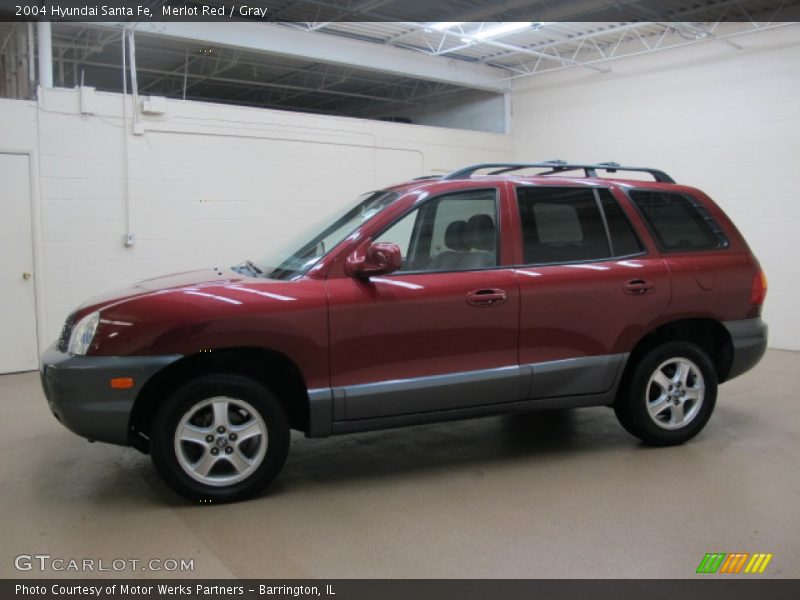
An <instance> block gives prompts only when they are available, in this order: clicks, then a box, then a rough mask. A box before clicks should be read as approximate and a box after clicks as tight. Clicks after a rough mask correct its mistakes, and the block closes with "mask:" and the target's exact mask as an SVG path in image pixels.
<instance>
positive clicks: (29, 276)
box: [22, 271, 33, 279]
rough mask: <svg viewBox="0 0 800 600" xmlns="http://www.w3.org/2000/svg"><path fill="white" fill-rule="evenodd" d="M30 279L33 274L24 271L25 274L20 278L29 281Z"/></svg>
mask: <svg viewBox="0 0 800 600" xmlns="http://www.w3.org/2000/svg"><path fill="white" fill-rule="evenodd" d="M31 277H33V273H29V272H28V271H25V272H24V273H23V274H22V278H23V279H30V278H31Z"/></svg>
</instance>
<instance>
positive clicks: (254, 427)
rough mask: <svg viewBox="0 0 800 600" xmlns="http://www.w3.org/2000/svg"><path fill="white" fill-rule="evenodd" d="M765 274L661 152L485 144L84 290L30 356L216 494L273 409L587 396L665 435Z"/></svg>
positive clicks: (251, 464) (245, 471) (198, 489)
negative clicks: (205, 255)
mask: <svg viewBox="0 0 800 600" xmlns="http://www.w3.org/2000/svg"><path fill="white" fill-rule="evenodd" d="M523 169H534V171H533V172H534V173H535V174H534V175H526V176H523V175H518V174H517V173H518V172H519V171H522V170H523ZM487 170H488V171H489V172H488V173H487V174H484V175H479V174H477V172H478V171H487ZM618 171H636V172H640V173H645V174H648V177H649V176H651V177H652V178H653V179H654V180H655V181H653V182H650V181H640V180H635V179H620V178H617V177H616V176H615V175H613V174H614V173H616V172H618ZM600 172H602V173H603V174H604V175H603V176H602V177H600V176H599V175H598V173H600ZM765 294H766V281H765V278H764V274H763V273H762V271H761V269H760V267H759V264H758V261H757V260H756V258H755V257H754V256H753V254H752V253H751V252H750V249H749V248H748V246H747V244H746V243H745V241H744V239H743V238H742V236H741V234H740V233H739V232H738V231H737V230H736V228H735V227H734V225H733V223H731V221H730V220H729V219H728V217H727V216H726V215H725V214H724V213H723V212H722V210H720V208H719V207H718V206H717V205H716V204H715V203H714V202H713V201H712V200H711V199H710V198H709V197H708V196H706V195H705V194H704V193H703V192H701V191H699V190H697V189H694V188H691V187H686V186H683V185H677V184H675V183H674V181H673V180H672V179H671V178H670V177H669V176H668V175H666V174H665V173H664V172H662V171H658V170H656V169H646V168H640V167H623V166H620V165H618V164H616V163H601V164H595V165H592V164H588V165H584V164H577V165H576V164H568V163H565V162H563V161H548V162H544V163H538V164H483V165H475V166H471V167H467V168H465V169H461V170H459V171H456V172H454V173H452V174H450V175H447V176H444V177H427V178H421V179H419V180H414V181H411V182H408V183H404V184H401V185H397V186H394V187H391V188H388V189H385V190H381V191H377V192H370V193H368V194H365V195H363V196H361V197H360V198H359V199H358V200H357V202H356V203H355V204H354V205H351V206H350V207H348V208H347V210H345V211H343V212H342V213H341V214H339V215H337V216H335V217H333V218H331V219H329V220H328V221H326V222H325V223H323V224H322V225H320V226H319V227H317V228H315V229H314V230H313V231H311V232H309V233H307V234H306V235H305V236H303V237H301V238H298V239H295V240H293V241H291V242H289V243H288V244H286V245H284V246H283V247H281V248H279V249H277V250H275V251H273V252H271V253H270V254H269V255H267V256H265V257H264V258H262V259H260V260H257V261H249V260H248V261H245V262H243V263H242V264H240V265H237V266H235V267H231V268H222V269H218V268H214V269H209V270H203V271H194V272H189V273H181V274H177V275H171V276H167V277H162V278H157V279H150V280H146V281H142V282H140V283H138V284H136V285H134V286H133V287H131V288H129V289H126V290H122V291H118V292H116V293H113V294H110V295H107V296H103V297H99V298H94V299H92V300H90V301H89V302H88V303H86V304H84V305H83V306H81V307H80V308H79V309H78V310H77V311H76V312H75V313H74V314H72V315H71V316H70V317H69V318H68V319H67V322H66V324H65V326H64V329H63V332H62V335H61V337H60V339H59V340H58V342H57V343H56V344H55V345H54V346H53V347H52V348H51V349H49V350H48V351H47V352H46V353H45V355H44V357H43V360H42V372H41V374H42V382H43V385H44V390H45V394H46V396H47V399H48V402H49V404H50V408H51V410H52V412H53V414H54V415H55V416H56V418H57V419H58V420H59V421H61V422H62V423H63V424H64V425H65V426H66V427H68V428H69V429H71V430H72V431H74V432H75V433H77V434H79V435H81V436H84V437H86V438H88V439H90V440H98V441H102V442H109V443H114V444H122V445H131V446H134V447H135V448H138V449H139V450H141V451H143V452H149V453H150V454H151V456H152V459H153V463H154V464H155V467H156V469H157V470H158V472H159V473H160V474H161V476H162V477H163V478H164V479H165V480H166V482H167V483H168V484H170V485H171V486H172V487H173V488H174V489H175V490H177V491H178V492H179V493H181V494H183V495H185V496H187V497H189V498H191V499H195V500H198V499H203V500H214V501H226V500H236V499H241V498H243V497H245V496H248V495H251V494H253V493H254V492H256V491H258V490H259V489H261V488H263V487H264V486H265V485H266V484H268V483H269V482H270V481H271V480H273V479H274V478H275V477H276V475H277V474H278V472H279V471H280V469H281V467H282V466H283V463H284V461H285V459H286V455H287V452H288V449H289V432H290V429H296V430H299V431H302V432H304V433H305V434H306V436H308V437H323V436H328V435H332V434H339V433H352V432H357V431H367V430H374V429H381V428H387V427H396V426H400V425H412V424H418V423H428V422H432V421H443V420H450V419H461V418H468V417H479V416H484V415H493V414H498V413H509V412H518V411H527V410H530V409H537V408H554V407H559V408H572V407H580V406H609V407H613V408H614V411H615V412H616V414H617V416H618V417H619V420H620V422H621V423H622V425H623V427H625V429H627V430H628V431H629V432H630V433H632V434H633V435H635V436H637V437H639V438H641V439H642V440H643V441H644V442H645V443H648V444H654V445H672V444H680V443H682V442H685V441H686V440H688V439H690V438H692V437H693V436H694V435H696V434H697V433H698V432H699V431H700V430H701V429H702V428H703V426H704V425H705V424H706V422H707V421H708V419H709V417H710V416H711V412H712V411H713V409H714V403H715V401H716V397H717V385H718V384H719V383H722V382H724V381H728V380H729V379H732V378H733V377H736V376H738V375H740V374H742V373H744V372H745V371H747V370H748V369H750V368H752V367H753V366H754V365H755V364H756V363H757V362H758V361H759V360H760V358H761V356H762V355H763V354H764V351H765V348H766V341H767V328H766V326H765V325H764V323H763V322H762V320H761V318H760V315H761V307H762V304H763V302H764V296H765Z"/></svg>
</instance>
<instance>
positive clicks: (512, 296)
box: [328, 188, 529, 421]
mask: <svg viewBox="0 0 800 600" xmlns="http://www.w3.org/2000/svg"><path fill="white" fill-rule="evenodd" d="M500 205H501V198H500V190H497V189H494V188H491V189H480V190H469V191H462V192H458V193H451V194H446V195H443V196H439V197H435V198H432V199H430V200H428V201H426V202H425V203H424V204H422V205H421V206H419V207H418V208H416V209H414V210H413V211H412V212H411V213H409V214H407V215H406V216H404V217H401V218H400V219H399V220H398V221H397V222H396V223H395V224H394V225H392V226H391V227H389V228H388V229H387V230H386V231H385V232H384V233H382V234H379V235H378V236H376V238H375V241H379V242H394V243H396V244H398V245H399V246H400V247H401V249H402V251H403V267H402V269H401V270H400V271H398V272H395V273H392V274H390V275H384V276H380V277H372V278H370V279H369V280H368V281H360V280H357V279H353V278H349V277H345V278H336V279H331V280H330V281H329V288H328V290H329V303H330V332H331V379H332V384H333V393H334V413H335V414H334V420H335V421H350V420H357V419H369V418H380V417H390V416H398V415H409V414H414V413H422V412H429V411H437V410H446V409H453V408H463V407H469V406H480V405H489V404H494V403H499V402H507V401H512V400H518V399H520V398H521V397H522V396H523V395H524V393H525V391H526V389H527V385H528V383H529V381H526V380H524V378H523V377H521V375H520V370H519V367H518V363H517V342H518V319H519V291H518V287H517V282H516V275H515V273H514V270H513V268H512V267H511V266H508V267H504V266H502V265H503V264H509V263H510V257H505V256H501V252H500V251H499V248H500V244H499V228H500V225H501V224H502V218H501V216H500V215H501V214H502V213H503V211H501V210H500Z"/></svg>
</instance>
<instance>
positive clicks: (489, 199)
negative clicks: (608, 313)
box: [375, 189, 498, 272]
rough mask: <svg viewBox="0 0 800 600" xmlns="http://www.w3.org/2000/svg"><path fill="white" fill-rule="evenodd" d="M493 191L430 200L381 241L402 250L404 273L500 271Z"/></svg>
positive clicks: (391, 229) (401, 220) (389, 230)
mask: <svg viewBox="0 0 800 600" xmlns="http://www.w3.org/2000/svg"><path fill="white" fill-rule="evenodd" d="M497 239H498V236H497V197H496V191H495V190H493V189H492V190H476V191H473V190H470V191H466V192H458V193H455V194H447V195H444V196H440V197H438V198H433V199H432V200H429V201H428V202H426V203H425V204H423V205H422V206H420V207H419V208H416V209H414V210H413V211H411V212H410V213H408V214H407V215H405V216H404V217H403V218H401V219H400V220H399V221H397V222H396V223H395V224H394V225H392V226H391V227H390V228H389V229H387V230H386V231H384V232H383V233H382V234H380V235H379V236H377V238H376V239H375V241H376V242H392V243H395V244H397V245H398V246H400V249H401V251H402V254H403V267H402V269H401V271H400V272H426V271H431V272H432V271H470V270H475V269H486V268H491V267H495V266H497V259H498V253H497Z"/></svg>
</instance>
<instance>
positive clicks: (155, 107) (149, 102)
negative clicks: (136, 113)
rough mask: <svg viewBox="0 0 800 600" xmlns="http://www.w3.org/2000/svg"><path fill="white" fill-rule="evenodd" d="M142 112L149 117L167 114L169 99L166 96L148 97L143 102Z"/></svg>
mask: <svg viewBox="0 0 800 600" xmlns="http://www.w3.org/2000/svg"><path fill="white" fill-rule="evenodd" d="M142 112H143V113H145V114H147V115H163V114H164V113H165V112H167V99H166V98H165V97H164V96H147V97H146V98H145V99H144V100H143V101H142Z"/></svg>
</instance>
